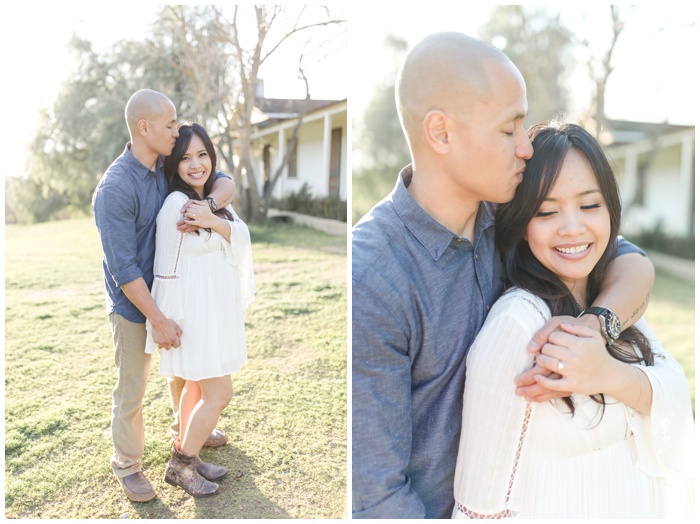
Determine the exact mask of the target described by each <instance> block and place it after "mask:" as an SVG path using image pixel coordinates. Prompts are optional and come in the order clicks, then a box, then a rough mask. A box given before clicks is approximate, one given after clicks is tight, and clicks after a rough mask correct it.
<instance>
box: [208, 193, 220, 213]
mask: <svg viewBox="0 0 700 524" xmlns="http://www.w3.org/2000/svg"><path fill="white" fill-rule="evenodd" d="M207 200H208V201H209V207H210V208H211V212H212V213H216V210H217V209H219V204H217V203H216V200H214V197H207Z"/></svg>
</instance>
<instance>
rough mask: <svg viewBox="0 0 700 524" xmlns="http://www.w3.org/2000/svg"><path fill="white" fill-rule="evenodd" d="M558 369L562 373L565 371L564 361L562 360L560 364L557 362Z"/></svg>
mask: <svg viewBox="0 0 700 524" xmlns="http://www.w3.org/2000/svg"><path fill="white" fill-rule="evenodd" d="M557 371H558V372H559V374H560V375H561V372H562V371H564V363H563V362H562V361H561V360H560V361H559V364H557Z"/></svg>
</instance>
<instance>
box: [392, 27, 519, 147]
mask: <svg viewBox="0 0 700 524" xmlns="http://www.w3.org/2000/svg"><path fill="white" fill-rule="evenodd" d="M499 66H501V67H504V68H512V69H513V70H514V71H517V69H516V68H515V66H514V65H513V64H512V62H511V61H510V59H509V58H508V57H507V56H506V55H505V54H503V53H502V52H501V51H499V50H498V49H497V48H495V47H494V46H492V45H491V44H487V43H486V42H483V41H481V40H478V39H476V38H472V37H470V36H467V35H465V34H461V33H455V32H442V33H435V34H433V35H430V36H428V37H426V38H424V39H423V40H422V41H420V42H419V43H418V44H417V45H416V46H415V47H414V48H413V49H412V50H411V51H410V52H409V53H408V55H407V56H406V59H405V61H404V64H403V66H402V68H401V70H400V71H399V76H398V78H397V81H396V107H397V109H398V112H399V117H400V119H401V124H402V126H403V128H404V132H405V133H406V137H407V139H408V141H409V143H411V145H412V146H415V143H416V140H417V138H418V136H419V134H420V129H421V125H422V121H423V118H424V117H425V115H426V114H427V113H428V112H429V111H432V110H440V111H444V112H447V113H449V112H452V111H461V112H463V111H464V110H465V109H466V108H467V107H469V105H468V104H472V103H473V102H476V101H480V100H482V101H483V100H488V99H489V98H490V93H491V90H492V89H491V79H492V75H491V71H492V70H493V69H494V68H495V67H499ZM518 74H519V73H518Z"/></svg>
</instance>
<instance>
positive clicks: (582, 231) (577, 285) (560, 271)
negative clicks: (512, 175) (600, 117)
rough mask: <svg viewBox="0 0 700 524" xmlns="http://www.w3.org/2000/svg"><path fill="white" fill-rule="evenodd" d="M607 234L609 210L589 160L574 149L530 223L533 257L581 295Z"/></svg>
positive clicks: (528, 240) (583, 295) (567, 155)
mask: <svg viewBox="0 0 700 524" xmlns="http://www.w3.org/2000/svg"><path fill="white" fill-rule="evenodd" d="M609 239H610V213H609V212H608V207H607V205H606V204H605V199H604V198H603V194H602V192H601V190H600V186H599V185H598V181H597V179H596V177H595V174H594V173H593V170H592V169H591V166H590V164H589V163H588V160H586V158H585V157H584V156H583V155H582V154H581V153H579V152H578V151H577V150H576V149H571V150H570V151H569V152H568V153H567V154H566V157H565V158H564V163H563V165H562V167H561V170H560V172H559V175H558V177H557V179H556V181H555V183H554V186H553V187H552V190H551V191H550V192H549V194H548V195H547V198H546V199H545V200H544V202H542V205H541V206H540V208H539V210H538V211H537V213H535V216H534V217H533V218H532V219H531V220H530V222H529V223H528V226H527V231H526V237H525V240H526V241H527V243H528V245H529V246H530V250H531V251H532V254H533V255H535V258H537V260H539V261H540V262H541V263H542V265H544V266H545V267H546V268H547V269H549V270H550V271H552V272H553V273H555V274H556V275H557V276H558V277H559V278H560V279H561V280H562V281H563V282H564V283H565V284H566V285H567V287H568V288H569V289H571V290H572V292H573V293H574V296H575V297H577V299H581V298H585V296H586V284H587V282H588V275H589V274H590V273H591V271H592V270H593V268H594V266H595V265H596V263H597V262H598V260H600V257H601V256H603V253H604V252H605V249H606V247H607V245H608V241H609ZM574 290H575V292H574Z"/></svg>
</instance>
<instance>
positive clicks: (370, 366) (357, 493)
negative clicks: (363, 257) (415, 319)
mask: <svg viewBox="0 0 700 524" xmlns="http://www.w3.org/2000/svg"><path fill="white" fill-rule="evenodd" d="M352 297H353V302H352V517H353V518H367V519H388V518H391V519H400V518H401V519H402V518H425V506H424V504H423V502H422V501H421V499H420V497H419V496H418V494H417V493H416V491H415V490H414V489H413V487H412V485H411V478H410V477H409V474H408V472H407V470H408V465H409V462H410V459H411V446H412V439H413V418H412V410H411V364H412V363H411V358H410V356H409V355H408V347H409V340H408V336H407V334H406V332H405V329H404V328H403V326H404V324H403V323H402V322H401V321H400V319H399V318H397V317H396V316H395V315H394V314H393V312H392V309H391V308H389V307H388V306H387V305H386V304H385V303H384V302H383V301H382V299H381V298H382V297H378V296H377V295H376V294H375V292H374V290H373V289H370V288H368V287H367V286H365V285H363V284H362V283H361V282H358V281H355V280H353V282H352Z"/></svg>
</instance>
